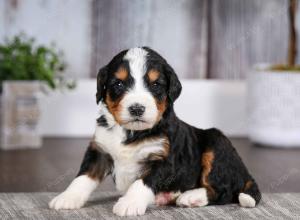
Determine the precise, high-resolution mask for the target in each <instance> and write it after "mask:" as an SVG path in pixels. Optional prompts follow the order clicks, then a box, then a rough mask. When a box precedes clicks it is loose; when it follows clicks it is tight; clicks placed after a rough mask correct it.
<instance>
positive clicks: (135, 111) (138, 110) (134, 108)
mask: <svg viewBox="0 0 300 220" xmlns="http://www.w3.org/2000/svg"><path fill="white" fill-rule="evenodd" d="M128 111H129V113H130V114H131V115H132V116H136V117H140V116H142V115H143V114H144V112H145V106H142V105H140V104H137V103H136V104H133V105H131V106H129V108H128Z"/></svg>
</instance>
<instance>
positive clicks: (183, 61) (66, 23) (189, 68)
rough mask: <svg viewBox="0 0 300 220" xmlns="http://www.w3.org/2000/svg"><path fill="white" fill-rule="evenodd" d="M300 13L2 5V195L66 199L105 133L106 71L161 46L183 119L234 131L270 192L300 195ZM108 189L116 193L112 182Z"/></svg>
mask: <svg viewBox="0 0 300 220" xmlns="http://www.w3.org/2000/svg"><path fill="white" fill-rule="evenodd" d="M299 7H300V6H299V4H297V1H293V0H291V1H289V0H270V1H261V0H250V1H248V0H188V1H187V0H145V1H139V0H129V1H122V0H98V1H97V0H85V1H80V0H63V1H62V0H51V1H50V0H0V44H1V55H0V59H1V60H0V61H1V63H0V77H1V78H0V80H1V82H2V95H1V98H2V100H1V122H2V123H1V131H2V132H1V134H2V135H1V137H2V139H1V148H2V150H0V191H18V192H20V191H61V190H63V189H64V188H65V187H66V186H67V184H68V183H69V182H70V181H71V180H72V178H73V177H74V176H75V175H76V173H77V171H78V169H79V166H80V162H81V159H82V157H83V154H84V151H85V148H86V146H87V145H88V142H89V140H90V139H91V137H92V135H93V132H94V128H95V119H96V118H97V113H98V109H97V105H96V100H95V93H96V79H95V77H96V75H97V71H98V69H99V68H100V67H102V66H104V65H105V64H107V63H108V62H109V61H110V60H111V58H112V57H113V56H114V55H116V54H117V53H118V52H120V51H121V50H124V49H127V48H131V47H136V46H149V47H151V48H153V49H154V50H156V51H157V52H159V53H160V54H161V55H162V56H163V57H165V58H166V59H167V61H168V62H169V63H170V64H171V65H172V66H173V68H174V69H175V71H176V73H177V74H178V76H179V78H180V80H181V81H182V84H183V92H182V95H181V96H180V97H179V99H178V101H177V102H176V105H175V109H176V112H177V114H178V116H179V117H180V118H182V119H183V120H184V121H187V122H188V123H190V124H193V125H195V126H197V127H200V128H210V127H217V128H219V129H221V130H223V132H224V133H225V134H226V135H228V136H229V137H230V139H231V140H232V142H233V144H234V145H235V147H236V148H237V150H238V152H239V153H240V154H241V157H242V158H243V160H244V161H245V163H246V165H247V166H248V167H249V170H250V171H251V172H252V173H253V176H254V177H255V178H256V179H257V181H258V183H259V185H260V186H261V188H262V190H263V191H264V192H300V186H299V184H298V183H299V181H300V170H299V169H300V160H299V156H300V151H299V150H300V117H299V112H300V72H299V69H300V68H298V66H297V63H299V61H300V57H299V56H298V57H297V56H296V53H294V55H295V56H293V51H296V49H297V48H298V45H299V44H300V43H299V42H297V38H296V37H295V36H296V35H297V32H298V29H299V28H298V27H299V25H300V17H299V16H297V13H298V11H299V10H300V8H299ZM30 38H33V39H34V41H32V42H31V40H30ZM12 48H14V49H12ZM15 48H17V49H16V51H17V52H14V51H15ZM24 48H25V49H24ZM37 48H40V49H37ZM20 51H21V52H20ZM24 51H25V52H24ZM291 51H292V52H291ZM20 54H22V55H20ZM24 54H25V55H24ZM291 54H292V55H291ZM54 55H55V56H54ZM56 55H57V56H56ZM291 56H292V60H294V62H292V63H290V62H289V61H290V57H291ZM49 57H50V58H49ZM18 63H20V65H18ZM278 64H280V65H282V66H279V67H278V66H275V67H274V65H278ZM36 67H39V68H36ZM273 67H274V68H273ZM20 72H22V73H24V74H23V75H21V74H20ZM58 72H60V73H59V74H57V73H58ZM12 76H13V77H12ZM37 81H38V82H40V81H41V82H46V84H48V85H50V87H53V88H54V89H49V88H46V89H45V88H44V89H41V88H40V86H39V85H36V83H37ZM69 81H70V82H71V84H72V85H70V84H69ZM59 82H60V83H61V82H62V85H63V86H62V87H63V88H61V87H60V86H58V85H61V84H59ZM48 87H49V86H48ZM41 90H46V92H41ZM31 148H35V149H31ZM101 187H102V188H101V189H102V190H112V189H114V188H113V184H112V182H111V179H107V180H106V181H105V183H104V184H103V185H102V186H101Z"/></svg>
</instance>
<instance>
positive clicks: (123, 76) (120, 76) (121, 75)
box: [115, 67, 128, 80]
mask: <svg viewBox="0 0 300 220" xmlns="http://www.w3.org/2000/svg"><path fill="white" fill-rule="evenodd" d="M115 76H116V78H117V79H120V80H125V79H126V78H127V76H128V72H127V70H126V68H125V67H120V68H119V69H118V71H117V72H116V73H115Z"/></svg>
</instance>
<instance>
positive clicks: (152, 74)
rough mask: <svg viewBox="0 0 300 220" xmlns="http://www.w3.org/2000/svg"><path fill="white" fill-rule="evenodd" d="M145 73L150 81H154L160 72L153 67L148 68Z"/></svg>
mask: <svg viewBox="0 0 300 220" xmlns="http://www.w3.org/2000/svg"><path fill="white" fill-rule="evenodd" d="M147 74H148V77H149V80H150V82H154V81H155V80H157V79H158V77H159V75H160V73H159V72H158V71H157V70H154V69H152V70H150V71H149V72H148V73H147Z"/></svg>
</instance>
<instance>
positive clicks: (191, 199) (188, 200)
mask: <svg viewBox="0 0 300 220" xmlns="http://www.w3.org/2000/svg"><path fill="white" fill-rule="evenodd" d="M207 204H208V199H207V193H206V189H205V188H199V189H193V190H188V191H186V192H184V193H183V194H181V195H180V196H179V197H178V198H177V200H176V205H178V206H181V207H200V206H206V205H207Z"/></svg>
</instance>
